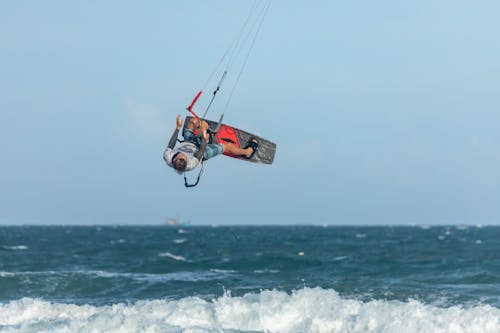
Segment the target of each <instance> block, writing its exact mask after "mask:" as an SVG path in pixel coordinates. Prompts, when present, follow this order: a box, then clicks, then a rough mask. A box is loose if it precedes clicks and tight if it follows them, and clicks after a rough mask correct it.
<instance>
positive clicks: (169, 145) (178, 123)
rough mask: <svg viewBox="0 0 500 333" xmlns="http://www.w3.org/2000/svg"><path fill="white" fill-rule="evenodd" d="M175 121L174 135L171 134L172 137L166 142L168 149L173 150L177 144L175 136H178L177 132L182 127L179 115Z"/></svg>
mask: <svg viewBox="0 0 500 333" xmlns="http://www.w3.org/2000/svg"><path fill="white" fill-rule="evenodd" d="M176 121H177V126H176V128H175V131H174V133H173V134H172V137H171V138H170V141H169V142H168V148H170V149H174V147H175V144H176V143H177V136H179V130H180V129H181V127H182V119H181V116H180V115H177V118H176Z"/></svg>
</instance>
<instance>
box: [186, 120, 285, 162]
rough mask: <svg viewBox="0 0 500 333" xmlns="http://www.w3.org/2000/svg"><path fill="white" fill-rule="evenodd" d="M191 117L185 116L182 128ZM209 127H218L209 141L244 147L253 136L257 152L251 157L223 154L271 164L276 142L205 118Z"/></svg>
mask: <svg viewBox="0 0 500 333" xmlns="http://www.w3.org/2000/svg"><path fill="white" fill-rule="evenodd" d="M192 118H193V117H191V116H187V117H186V120H185V121H184V128H185V127H186V126H187V124H188V123H189V121H190V120H191V119H192ZM205 121H206V122H207V123H208V125H209V126H210V128H212V129H215V128H217V127H219V129H218V131H217V132H216V133H215V134H214V135H213V136H212V138H214V140H215V142H211V143H221V144H223V143H232V144H234V145H235V146H237V147H239V148H244V147H245V146H246V144H247V143H248V141H249V140H250V139H252V138H255V139H256V140H257V141H258V143H259V147H258V148H257V152H256V153H255V154H254V155H253V156H252V157H251V158H245V157H242V156H235V155H232V154H230V153H227V152H224V155H226V156H229V157H232V158H236V159H239V160H242V161H249V162H254V163H260V164H272V163H273V161H274V155H275V154H276V144H275V143H273V142H271V141H269V140H266V139H264V138H261V137H260V136H257V135H255V134H252V133H249V132H246V131H243V130H240V129H239V128H236V127H233V126H230V125H227V124H219V123H218V122H216V121H211V120H206V119H205Z"/></svg>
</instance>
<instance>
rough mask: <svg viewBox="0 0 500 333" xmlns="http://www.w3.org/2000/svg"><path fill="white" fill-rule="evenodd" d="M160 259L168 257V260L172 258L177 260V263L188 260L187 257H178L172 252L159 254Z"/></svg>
mask: <svg viewBox="0 0 500 333" xmlns="http://www.w3.org/2000/svg"><path fill="white" fill-rule="evenodd" d="M158 257H166V258H170V259H173V260H177V261H187V259H186V258H185V257H183V256H180V255H176V254H172V253H170V252H161V253H158Z"/></svg>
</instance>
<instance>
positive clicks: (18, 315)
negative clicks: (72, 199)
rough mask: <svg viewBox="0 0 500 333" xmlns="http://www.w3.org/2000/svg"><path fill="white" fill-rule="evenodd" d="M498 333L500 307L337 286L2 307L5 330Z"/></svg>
mask: <svg viewBox="0 0 500 333" xmlns="http://www.w3.org/2000/svg"><path fill="white" fill-rule="evenodd" d="M40 331H43V332H53V333H62V332H109V333H114V332H165V333H174V332H199V333H205V332H206V333H209V332H210V333H212V332H276V333H280V332H284V333H298V332H302V333H305V332H307V333H326V332H338V333H358V332H359V333H361V332H363V333H379V332H380V333H400V332H405V333H413V332H415V333H416V332H442V333H447V332H450V333H451V332H453V333H460V332H464V333H465V332H467V333H469V332H477V333H498V332H500V309H498V308H494V307H491V306H489V305H477V306H472V307H460V306H453V307H448V308H443V307H437V306H435V305H430V304H424V303H421V302H418V301H414V300H410V301H407V302H401V301H383V300H372V301H368V302H362V301H359V300H354V299H346V298H343V297H340V296H339V294H338V293H337V292H336V291H334V290H331V289H321V288H304V289H301V290H297V291H294V292H292V293H291V294H290V293H285V292H281V291H276V290H272V291H262V292H260V293H258V294H255V293H249V294H246V295H244V296H241V297H233V296H231V295H230V293H226V294H224V295H223V296H221V297H219V298H217V299H213V300H204V299H201V298H198V297H187V298H183V299H180V300H150V301H138V302H136V303H133V304H124V303H120V304H114V305H109V306H91V305H82V306H78V305H74V304H57V303H50V302H46V301H43V300H39V299H31V298H23V299H20V300H16V301H11V302H9V303H5V304H0V332H5V333H10V332H19V333H25V332H26V333H27V332H40Z"/></svg>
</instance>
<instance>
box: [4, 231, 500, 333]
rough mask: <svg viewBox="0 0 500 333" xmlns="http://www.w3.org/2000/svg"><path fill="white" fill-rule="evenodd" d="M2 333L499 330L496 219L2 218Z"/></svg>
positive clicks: (499, 255) (499, 242) (499, 256)
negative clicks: (294, 222) (207, 221)
mask: <svg viewBox="0 0 500 333" xmlns="http://www.w3.org/2000/svg"><path fill="white" fill-rule="evenodd" d="M0 332H16V333H18V332H21V333H22V332H37V333H38V332H60V333H69V332H89V333H90V332H106V333H112V332H120V333H127V332H150V333H153V332H154V333H157V332H158V333H159V332H168V333H170V332H191V333H204V332H231V333H236V332H284V333H296V332H297V333H298V332H304V333H305V332H336V333H337V332H338V333H341V332H346V333H347V332H349V333H351V332H352V333H354V332H360V333H361V332H363V333H366V332H383V333H405V332H409V333H412V332H425V333H430V332H439V333H445V332H450V333H459V332H466V333H473V332H478V333H479V332H480V333H483V332H489V333H500V227H492V226H484V227H481V226H408V227H391V226H374V227H369V226H327V225H324V226H166V225H165V226H3V227H0Z"/></svg>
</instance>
